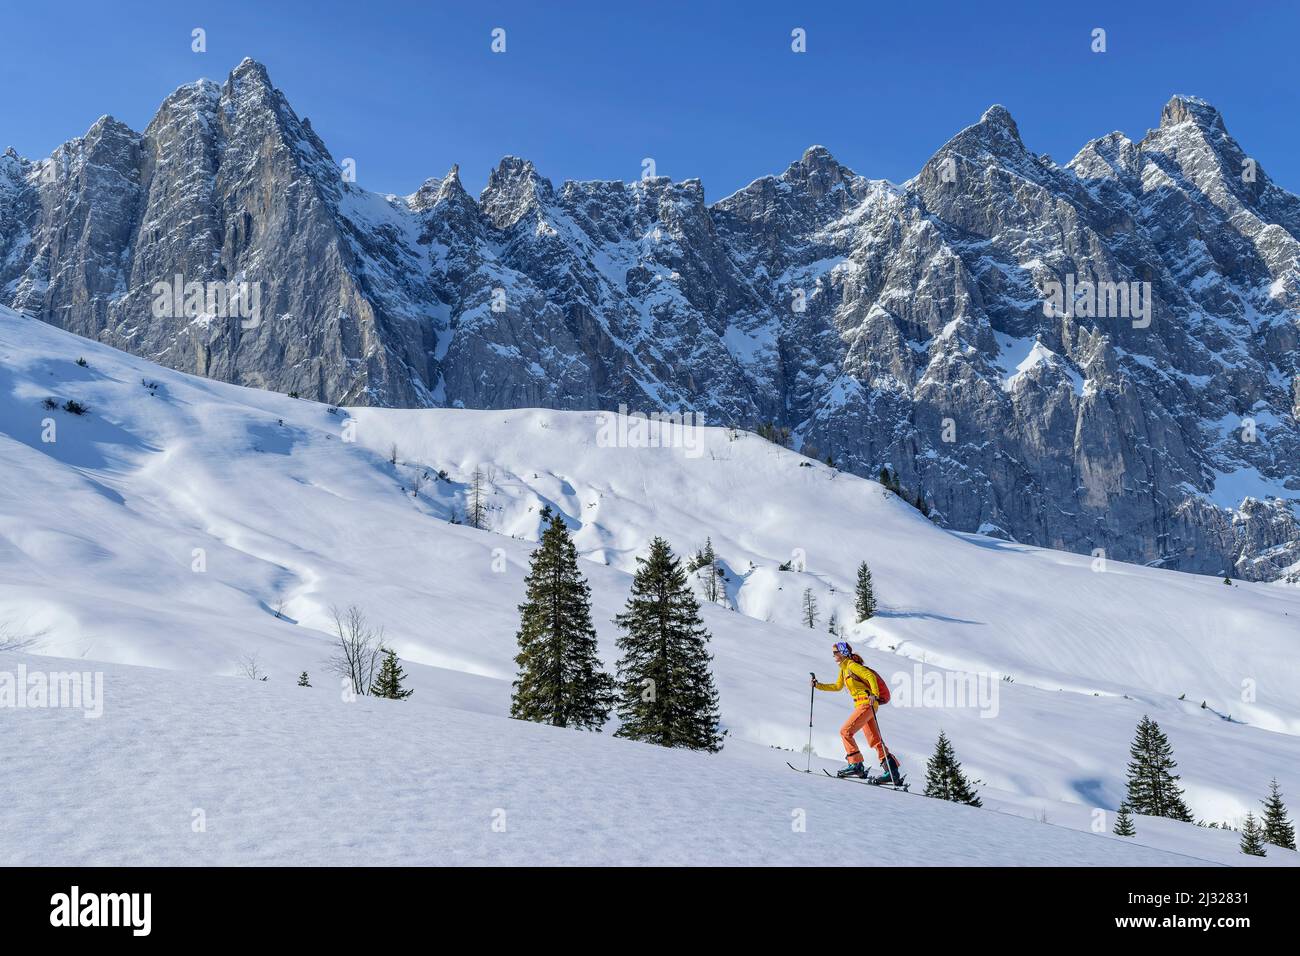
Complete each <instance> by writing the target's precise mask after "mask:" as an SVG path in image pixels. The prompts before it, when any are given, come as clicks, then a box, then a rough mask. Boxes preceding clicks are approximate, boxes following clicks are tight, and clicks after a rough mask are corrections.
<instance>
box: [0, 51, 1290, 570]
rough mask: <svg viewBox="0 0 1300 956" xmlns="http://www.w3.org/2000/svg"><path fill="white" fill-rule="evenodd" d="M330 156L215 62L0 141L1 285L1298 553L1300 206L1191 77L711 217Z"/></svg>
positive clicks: (979, 514)
mask: <svg viewBox="0 0 1300 956" xmlns="http://www.w3.org/2000/svg"><path fill="white" fill-rule="evenodd" d="M828 132H831V133H833V132H834V131H828ZM354 172H357V171H356V169H355V166H354V165H353V164H351V161H350V160H348V159H346V158H344V159H341V160H338V159H336V158H335V157H332V156H331V155H330V154H329V152H328V150H327V149H326V146H325V144H324V143H322V142H321V140H320V139H319V138H318V137H317V136H316V134H315V133H314V132H313V131H312V129H311V126H310V123H309V122H308V121H307V120H305V119H300V118H299V117H298V116H297V115H296V114H295V113H294V111H293V110H292V108H291V107H290V105H289V103H288V100H287V99H286V98H285V96H284V95H283V94H282V93H280V92H279V91H277V90H275V89H274V88H273V87H272V86H271V83H270V79H269V77H268V75H267V72H266V70H265V69H264V68H263V67H262V66H261V65H260V64H257V63H255V62H253V61H251V60H246V61H244V62H243V63H241V64H240V65H239V66H238V67H237V68H236V69H235V70H234V71H233V72H232V73H231V75H230V77H229V78H228V79H227V80H226V82H225V83H224V84H222V85H218V84H216V83H212V82H208V81H201V82H199V83H196V84H192V85H190V86H186V87H182V88H181V89H179V90H177V91H176V92H175V93H173V94H172V95H171V96H170V97H168V98H167V100H166V101H165V102H164V103H163V105H162V107H161V108H160V109H159V111H158V114H157V115H156V116H155V118H154V120H153V121H152V122H151V123H150V124H149V126H148V127H147V128H146V130H145V131H144V132H143V133H134V132H132V131H131V130H129V129H127V128H126V127H125V126H123V125H122V124H120V123H118V122H116V121H115V120H112V119H111V118H109V117H105V118H104V119H102V120H100V121H99V122H97V123H96V124H95V126H94V127H92V129H91V130H90V131H89V132H88V133H87V134H86V136H85V137H82V138H80V139H76V140H72V141H70V142H69V143H67V144H65V145H64V146H63V147H61V148H60V149H59V150H57V151H56V152H55V154H54V155H53V156H51V157H50V158H48V159H45V160H41V161H38V162H30V161H28V160H24V159H21V158H20V157H18V156H17V155H16V154H13V153H8V154H6V155H5V156H4V157H3V159H0V301H3V302H5V303H6V304H9V305H11V306H13V307H14V308H17V309H21V310H26V311H28V312H29V313H31V314H33V315H36V316H38V317H40V318H42V319H45V320H46V321H49V322H51V323H53V324H56V325H59V326H61V327H63V328H65V329H69V330H72V331H76V332H78V333H80V334H84V335H88V336H92V337H97V338H99V339H100V340H102V341H105V342H108V343H110V344H113V345H115V346H118V347H120V348H123V349H127V350H129V351H132V352H134V353H136V354H138V355H142V356H144V357H147V358H150V359H152V360H155V361H158V362H160V363H162V364H165V365H168V366H170V367H172V368H176V369H180V370H184V371H189V372H194V373H198V374H201V375H205V376H208V377H212V378H216V379H220V380H223V381H228V382H234V383H238V384H244V385H252V386H256V387H261V388H268V389H274V390H278V391H282V392H296V393H299V394H301V395H303V396H305V397H310V398H314V399H317V400H320V401H326V402H331V403H336V404H353V405H355V404H364V405H375V406H405V407H463V408H523V407H547V408H556V409H574V410H576V409H613V408H616V407H618V406H619V405H620V404H626V405H628V406H629V407H630V408H633V409H641V410H644V411H646V412H651V411H655V410H661V409H662V410H684V409H685V410H693V411H697V412H700V413H702V414H704V415H705V416H706V417H707V419H708V420H709V421H710V422H713V423H716V424H734V425H739V426H745V427H751V428H752V427H755V426H757V425H758V424H759V423H762V422H768V421H771V422H775V423H776V424H778V425H781V426H785V427H788V428H789V429H790V430H791V432H792V434H793V440H794V443H795V445H796V447H799V448H802V449H803V450H804V451H806V452H808V453H809V454H812V453H813V452H814V451H815V452H816V457H819V458H824V457H826V456H827V455H830V456H832V457H833V459H834V460H835V461H836V462H837V463H838V464H839V465H840V466H841V467H843V468H845V469H846V470H849V471H852V472H854V473H855V474H859V475H864V476H875V475H876V474H878V473H879V471H880V469H881V468H882V467H888V468H890V469H891V470H892V471H893V472H894V473H895V474H896V475H897V476H898V478H899V480H900V481H901V483H902V486H903V487H904V488H905V489H907V490H908V492H909V494H910V495H911V496H912V497H915V496H916V495H917V494H918V493H920V494H922V495H923V496H924V497H925V499H926V501H927V503H928V504H929V506H930V509H931V512H932V515H933V517H934V519H935V520H936V521H937V522H939V523H940V524H942V525H944V526H946V527H950V528H953V529H957V530H964V531H975V530H979V529H983V530H985V531H987V532H988V533H991V534H996V535H998V536H1001V537H1003V538H1006V539H1008V540H1015V541H1022V542H1026V543H1032V544H1036V545H1041V546H1048V547H1054V548H1062V549H1066V550H1070V551H1074V552H1079V553H1086V554H1091V553H1093V552H1104V554H1105V555H1106V556H1107V557H1109V558H1112V559H1121V560H1128V561H1135V562H1140V563H1144V564H1151V565H1156V566H1163V567H1169V568H1176V569H1180V570H1187V571H1195V572H1199V573H1203V574H1210V575H1217V576H1231V577H1233V578H1238V577H1239V578H1244V579H1247V580H1274V579H1277V578H1281V577H1285V576H1287V575H1288V574H1290V575H1291V576H1292V578H1293V579H1294V577H1295V576H1296V575H1297V574H1298V573H1300V572H1297V571H1296V570H1295V568H1296V567H1297V565H1300V524H1298V523H1297V519H1296V516H1295V512H1294V505H1295V501H1296V499H1297V497H1298V496H1300V477H1297V475H1298V474H1300V432H1298V431H1297V423H1296V413H1297V409H1298V408H1300V368H1298V367H1297V361H1298V360H1297V354H1298V349H1297V335H1298V334H1300V332H1298V328H1297V323H1298V316H1300V199H1297V197H1295V196H1294V195H1292V194H1291V193H1289V192H1286V191H1285V190H1283V189H1282V188H1281V187H1279V186H1278V185H1277V184H1275V183H1274V182H1272V180H1271V179H1270V178H1269V177H1268V175H1267V174H1266V173H1265V171H1264V169H1263V167H1262V166H1261V165H1260V164H1259V163H1258V162H1257V161H1256V160H1255V159H1254V158H1253V157H1251V156H1250V155H1249V154H1248V153H1247V152H1246V151H1245V150H1244V149H1243V148H1242V147H1241V146H1240V145H1239V144H1237V143H1236V141H1235V140H1233V139H1232V137H1231V136H1230V135H1229V134H1228V132H1227V127H1226V125H1225V123H1224V121H1223V118H1222V117H1221V116H1220V115H1219V113H1218V112H1217V111H1216V110H1215V109H1214V108H1213V107H1212V106H1210V105H1209V104H1207V103H1205V102H1204V101H1201V100H1198V99H1196V98H1195V97H1190V96H1175V97H1174V98H1172V99H1171V100H1170V101H1169V103H1168V104H1167V105H1166V106H1165V108H1164V110H1163V113H1162V115H1161V118H1160V125H1159V127H1158V128H1157V129H1154V130H1151V131H1149V132H1148V133H1147V134H1146V135H1145V136H1144V137H1142V138H1141V139H1139V140H1137V141H1134V140H1131V139H1129V138H1128V137H1126V136H1125V135H1123V134H1122V133H1118V132H1116V133H1111V134H1109V135H1106V136H1103V137H1101V138H1099V139H1097V140H1094V141H1093V142H1091V143H1088V144H1087V145H1086V146H1085V147H1084V148H1083V149H1082V150H1081V151H1080V152H1079V154H1078V155H1077V156H1076V157H1074V159H1073V160H1071V161H1070V162H1069V163H1068V164H1067V165H1065V166H1061V165H1059V164H1057V163H1056V162H1054V161H1052V160H1051V159H1050V158H1048V157H1045V156H1039V155H1036V154H1034V153H1033V152H1031V151H1030V150H1029V149H1027V148H1026V146H1025V145H1024V143H1023V142H1022V140H1021V133H1020V130H1019V128H1018V127H1017V125H1016V123H1015V121H1014V119H1013V118H1012V117H1011V115H1010V113H1009V112H1008V111H1007V110H1006V109H1005V108H1003V107H1001V106H994V107H991V108H990V109H989V110H988V111H986V112H985V113H984V115H983V116H982V117H981V118H980V120H979V122H977V123H975V124H974V125H972V126H970V127H968V128H967V129H965V130H962V131H961V132H959V133H958V134H957V135H956V136H954V137H953V138H952V139H951V140H950V141H949V142H948V143H946V144H945V145H944V146H943V147H941V148H940V149H939V151H938V152H936V153H935V155H934V156H933V157H932V158H931V159H930V160H929V161H928V162H927V163H926V164H925V165H924V167H923V168H922V169H921V170H920V172H919V173H918V174H917V175H916V176H915V177H914V178H913V179H911V180H909V181H908V182H906V183H904V184H902V185H893V184H890V183H885V182H882V181H878V180H871V179H868V178H866V177H863V176H861V175H858V174H857V173H855V172H853V171H852V170H849V169H847V168H846V167H844V166H843V165H841V164H840V163H839V162H837V161H836V160H835V159H834V157H833V156H832V155H831V153H830V152H829V151H828V150H827V149H826V148H825V147H821V146H814V147H811V148H810V149H809V150H808V151H807V152H806V153H805V154H804V155H803V156H802V157H801V158H800V159H799V160H798V161H797V162H795V163H793V164H791V165H790V166H789V168H788V169H786V170H785V171H784V172H783V173H781V174H780V175H778V176H764V177H762V178H760V179H757V180H755V181H754V182H753V183H751V184H750V185H748V186H746V187H745V188H744V189H742V190H740V191H739V192H737V193H736V194H734V195H732V196H729V197H726V198H724V199H722V200H720V201H718V202H715V203H713V204H707V203H706V202H705V198H704V186H703V184H701V183H700V182H699V181H698V180H686V181H685V182H679V183H674V182H672V181H670V180H668V179H666V178H664V177H656V176H653V175H648V173H649V172H651V171H647V176H646V177H645V178H640V179H638V180H637V181H636V182H631V183H625V182H565V183H563V184H561V185H558V186H557V185H555V184H553V183H552V182H551V181H550V180H548V179H547V178H546V177H545V176H543V175H542V174H541V173H540V172H539V171H538V170H537V169H536V168H535V167H534V166H533V164H532V163H531V162H529V161H527V160H526V159H522V158H518V157H507V158H505V159H503V160H502V161H501V163H500V164H499V165H498V167H497V168H496V169H495V170H493V171H492V173H491V175H490V177H489V181H488V185H487V187H486V188H485V189H484V191H483V193H482V194H481V195H480V196H479V197H478V198H477V200H476V199H474V198H472V197H471V196H469V195H468V194H467V193H466V192H465V190H464V188H463V186H462V185H461V183H460V178H459V173H458V170H457V169H456V168H454V167H453V168H452V170H451V171H450V172H449V173H448V174H447V175H446V176H444V177H442V178H431V179H429V180H428V181H427V182H426V183H424V184H423V185H422V186H421V187H420V188H419V189H418V190H417V191H416V192H415V193H413V194H412V195H410V196H407V197H396V196H379V195H376V194H374V193H371V192H368V191H366V190H365V189H364V188H363V184H364V181H365V179H364V169H362V170H361V171H360V178H359V180H357V181H353V180H354V178H355V177H354V176H353V173H354ZM176 275H181V276H183V277H184V278H185V279H186V281H194V282H201V283H210V282H236V281H238V282H252V283H257V284H259V288H260V291H261V299H262V307H261V310H260V320H259V321H258V322H257V323H256V324H253V325H251V326H250V325H249V324H247V323H245V322H240V321H234V320H232V319H231V318H230V317H228V316H225V317H223V316H221V315H211V314H208V313H206V312H201V313H195V314H178V315H177V316H175V317H159V316H158V315H157V314H155V312H154V310H153V309H152V308H151V305H152V303H153V301H154V298H155V297H154V294H153V292H152V289H153V287H154V284H155V283H157V282H159V281H163V282H170V281H171V280H172V279H173V277H174V276H176ZM1067 295H1068V296H1069V298H1070V300H1071V301H1066V296H1067ZM1008 345H1010V347H1011V349H1012V351H1010V352H1009V351H1008V350H1007V346H1008ZM1027 356H1028V357H1030V358H1031V359H1032V361H1031V362H1029V364H1027V365H1026V364H1024V360H1025V359H1026V357H1027ZM1016 368H1018V369H1019V370H1018V372H1017V373H1016V374H1015V375H1014V382H1012V383H1010V384H1008V379H1009V378H1011V377H1012V375H1011V373H1010V372H1009V371H1008V369H1016ZM1242 488H1249V491H1248V492H1247V494H1246V495H1239V494H1238V492H1239V491H1240V490H1241V489H1242Z"/></svg>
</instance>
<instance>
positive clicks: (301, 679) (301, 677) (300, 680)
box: [298, 671, 311, 687]
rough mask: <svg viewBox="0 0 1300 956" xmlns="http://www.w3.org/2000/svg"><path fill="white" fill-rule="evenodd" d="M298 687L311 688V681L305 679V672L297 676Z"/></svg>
mask: <svg viewBox="0 0 1300 956" xmlns="http://www.w3.org/2000/svg"><path fill="white" fill-rule="evenodd" d="M298 686H299V687H310V686H311V681H309V680H308V679H307V672H306V671H303V672H302V673H301V674H299V675H298Z"/></svg>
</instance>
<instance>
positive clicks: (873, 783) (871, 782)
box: [786, 764, 912, 793]
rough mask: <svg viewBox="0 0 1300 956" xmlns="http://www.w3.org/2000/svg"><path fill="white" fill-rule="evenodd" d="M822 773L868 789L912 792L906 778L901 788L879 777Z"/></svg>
mask: <svg viewBox="0 0 1300 956" xmlns="http://www.w3.org/2000/svg"><path fill="white" fill-rule="evenodd" d="M786 766H789V764H787V765H786ZM799 772H800V773H803V771H802V770H801V771H799ZM822 773H824V774H826V776H828V777H830V778H831V779H832V780H848V781H850V782H852V783H865V784H866V785H867V786H870V787H879V788H880V789H881V790H901V791H902V792H903V793H911V792H912V791H911V790H909V789H908V788H909V787H910V786H911V784H909V783H908V782H907V778H906V777H904V778H903V785H902V786H901V787H896V786H894V785H893V784H892V783H884V782H883V781H881V780H880V778H879V777H866V778H863V777H837V776H835V774H833V773H831V772H830V771H829V770H826V769H825V768H823V769H822Z"/></svg>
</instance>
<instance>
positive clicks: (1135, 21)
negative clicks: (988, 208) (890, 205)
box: [0, 0, 1300, 201]
mask: <svg viewBox="0 0 1300 956" xmlns="http://www.w3.org/2000/svg"><path fill="white" fill-rule="evenodd" d="M1297 11H1300V5H1289V4H1286V3H1283V2H1276V3H1273V2H1253V3H1245V4H1225V3H1222V2H1219V3H1207V2H1201V0H1194V2H1181V3H1169V2H1159V3H1140V2H1132V0H1129V2H1125V3H1110V2H1089V3H1087V4H1062V3H1053V2H1043V3H996V2H994V3H989V4H983V3H975V2H969V0H967V2H961V3H955V2H948V0H926V2H922V3H916V2H912V3H906V4H901V3H884V2H879V0H859V2H856V3H841V2H833V0H832V2H821V3H816V4H811V3H807V2H806V0H805V2H765V0H754V2H748V3H740V2H735V3H706V2H703V0H695V2H684V3H678V2H675V0H655V2H651V3H646V2H623V0H606V2H603V3H594V2H586V0H573V2H550V3H543V2H541V0H528V2H509V3H494V2H489V0H476V2H460V3H446V2H439V0H432V2H423V3H394V2H387V0H366V2H359V0H349V2H334V0H324V2H316V3H301V2H277V3H274V4H271V3H266V2H260V3H251V2H244V0H226V2H222V3H185V2H173V3H161V2H159V3H143V2H134V0H124V2H114V3H103V2H102V0H100V2H94V3H91V2H82V0H64V2H61V3H58V4H40V3H28V4H23V5H21V6H18V5H9V8H8V9H7V10H6V11H5V12H4V13H3V14H2V15H0V22H2V23H3V24H4V30H3V32H2V33H0V84H3V91H2V93H0V96H2V101H3V103H4V107H3V110H0V148H3V147H4V146H6V145H13V146H15V147H16V148H17V149H18V151H19V152H20V153H22V154H24V155H26V156H30V157H38V156H44V155H48V154H49V152H50V151H51V150H53V149H54V148H55V147H56V146H57V145H58V144H60V143H61V142H63V141H65V140H66V139H69V138H71V137H73V136H76V135H79V134H81V133H83V132H84V131H85V130H86V128H87V127H88V126H89V125H90V124H91V123H92V122H94V120H95V119H96V118H97V117H99V116H100V115H102V114H104V113H111V114H112V115H114V116H116V117H117V118H118V119H120V120H122V121H123V122H126V123H128V124H129V125H131V126H132V127H134V128H136V129H143V127H144V126H145V124H146V123H147V122H148V121H149V118H150V117H151V116H152V115H153V112H154V110H155V109H156V108H157V106H158V103H159V102H160V101H161V100H162V98H163V97H164V96H166V95H167V93H169V92H170V91H171V90H172V89H174V88H175V87H177V86H179V85H181V84H182V83H186V82H189V81H192V80H194V79H197V78H198V77H201V76H206V77H209V78H212V79H216V80H224V79H225V77H226V75H227V74H228V73H229V71H230V70H231V69H232V68H233V67H234V66H235V64H237V63H238V62H239V61H240V60H241V59H242V58H243V57H245V56H252V57H254V58H255V59H258V60H261V61H262V62H264V63H265V64H266V65H267V68H268V69H269V71H270V74H271V78H272V80H273V81H274V83H275V84H276V86H278V87H279V88H280V89H282V90H283V91H284V92H285V94H286V95H287V96H288V98H289V101H290V102H291V103H292V104H293V105H294V108H295V109H296V110H297V111H298V113H299V114H300V115H305V116H309V117H310V118H311V120H312V125H313V126H314V127H315V128H316V130H317V132H318V133H319V134H320V135H321V137H322V138H323V139H324V141H325V143H326V145H327V146H328V147H329V148H330V151H331V152H332V153H333V155H334V157H335V158H336V159H341V158H343V157H352V158H354V159H355V160H356V162H357V173H358V181H359V182H360V184H361V185H364V186H366V187H368V188H371V189H376V190H380V191H384V192H399V193H406V192H411V191H413V190H414V189H415V188H416V187H417V186H418V185H419V184H420V182H422V181H423V180H424V179H425V178H427V177H428V176H433V175H438V176H440V175H442V174H443V173H444V172H445V171H446V170H447V168H448V167H449V166H450V165H451V164H452V163H454V162H458V163H460V166H461V174H462V178H463V179H464V181H465V184H466V186H467V187H468V188H469V189H470V190H471V192H477V190H478V189H479V188H481V187H482V185H483V183H484V182H485V181H486V178H487V174H488V172H489V170H490V169H491V168H492V167H493V166H494V165H495V164H496V162H497V161H498V160H499V159H500V157H501V156H503V155H506V154H510V153H513V154H515V155H519V156H524V157H527V158H529V159H531V160H533V161H534V162H535V163H536V164H537V166H538V168H539V169H540V170H541V171H542V173H543V174H545V175H546V176H548V177H550V178H551V179H552V180H555V181H557V182H558V181H560V180H563V179H624V180H629V179H635V178H637V177H639V176H640V173H641V163H642V160H643V158H645V157H652V158H654V160H655V163H656V167H657V172H658V173H659V174H660V175H668V176H672V177H673V178H675V179H684V178H689V177H699V178H701V179H702V180H703V181H704V185H705V190H706V194H707V196H708V198H709V200H710V201H712V200H715V199H719V198H721V197H722V196H724V195H726V194H728V193H730V192H732V191H734V190H735V189H737V188H739V187H741V186H743V185H744V184H745V183H747V182H749V181H750V180H752V179H754V178H756V177H758V176H760V175H763V174H766V173H769V172H779V171H780V170H782V169H784V168H785V166H786V165H788V164H789V163H790V162H791V161H793V160H795V159H797V158H798V157H799V155H800V154H801V153H802V152H803V150H804V149H805V148H806V147H807V146H808V145H810V144H812V143H821V144H824V145H825V146H827V147H828V148H829V149H830V150H831V152H832V153H834V154H835V156H836V157H837V158H838V159H839V160H840V161H841V162H843V163H845V164H846V165H848V166H851V167H852V168H854V169H855V170H857V171H858V172H860V173H862V174H864V175H868V176H873V177H883V178H887V179H892V180H894V181H901V180H903V179H906V178H907V177H909V176H911V175H912V174H913V173H915V172H916V170H917V169H919V168H920V166H921V165H922V163H924V161H925V160H926V159H927V158H928V157H929V156H930V155H931V154H932V153H933V152H934V150H935V149H936V148H937V147H938V146H940V145H941V144H942V143H943V142H944V141H945V140H946V139H947V138H948V137H950V136H951V135H952V134H953V133H955V132H956V131H957V130H959V129H960V128H962V127H963V126H966V125H969V124H970V123H972V122H974V121H975V120H977V119H978V118H979V116H980V114H981V113H982V112H983V111H984V109H985V108H986V107H987V106H989V105H990V104H991V103H995V102H1000V103H1002V104H1004V105H1005V106H1007V108H1008V109H1010V110H1011V113H1012V115H1013V116H1015V118H1016V121H1017V123H1018V124H1019V126H1020V131H1021V136H1022V137H1023V139H1024V140H1025V142H1026V144H1027V145H1028V146H1029V147H1030V148H1031V149H1034V150H1036V151H1038V152H1046V153H1050V154H1051V155H1052V156H1053V157H1054V158H1055V159H1056V160H1057V161H1058V162H1065V161H1066V160H1068V159H1069V158H1070V156H1072V155H1073V154H1074V153H1075V151H1076V150H1077V149H1078V148H1079V147H1080V146H1081V145H1082V144H1083V143H1084V142H1086V141H1087V140H1088V139H1090V138H1092V137H1094V136H1099V135H1103V134H1105V133H1107V132H1109V131H1111V130H1113V129H1120V130H1122V131H1124V132H1125V133H1127V134H1128V135H1129V136H1131V137H1133V138H1135V139H1136V138H1138V137H1140V136H1141V135H1142V134H1143V133H1144V132H1145V131H1146V130H1147V129H1148V128H1150V127H1153V126H1155V125H1156V124H1157V123H1158V122H1159V114H1160V107H1161V106H1162V105H1163V104H1164V102H1165V101H1166V100H1167V99H1168V97H1169V96H1170V95H1171V94H1172V93H1175V92H1177V93H1195V94H1198V95H1200V96H1203V97H1205V98H1207V99H1209V100H1210V101H1211V102H1213V103H1214V104H1215V105H1216V106H1218V107H1219V108H1220V110H1221V111H1222V112H1223V114H1224V116H1225V119H1226V121H1227V124H1228V129H1229V131H1230V132H1231V133H1232V134H1233V135H1234V136H1235V137H1236V138H1237V139H1238V141H1239V142H1241V143H1242V145H1243V147H1244V148H1245V149H1246V150H1247V152H1248V153H1250V154H1251V155H1252V156H1254V157H1255V158H1256V159H1258V160H1259V161H1260V163H1261V164H1262V165H1263V166H1264V168H1265V169H1266V170H1268V171H1269V173H1270V174H1271V175H1272V176H1273V178H1274V179H1276V180H1277V181H1278V182H1279V183H1280V184H1281V185H1283V186H1285V187H1286V188H1288V189H1291V190H1292V191H1300V121H1297V117H1300V79H1298V78H1297V74H1296V72H1295V62H1296V50H1295V43H1296V38H1297V36H1300V12H1297ZM194 27H202V28H204V29H205V30H206V31H207V41H208V50H207V52H206V53H202V54H198V53H194V52H192V51H191V49H190V42H191V41H190V31H191V30H192V29H193V28H194ZM494 27H502V28H504V29H505V30H506V45H507V49H506V53H504V54H493V53H492V52H491V50H490V48H489V44H490V41H491V36H490V33H491V30H492V29H493V28H494ZM795 27H801V28H803V29H805V30H806V31H807V45H808V52H807V53H803V54H795V53H793V52H791V49H790V32H791V30H792V29H794V28H795ZM1095 27H1101V28H1104V29H1105V30H1106V32H1107V52H1105V53H1100V54H1098V53H1093V52H1092V51H1091V49H1090V44H1091V31H1092V30H1093V28H1095Z"/></svg>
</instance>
